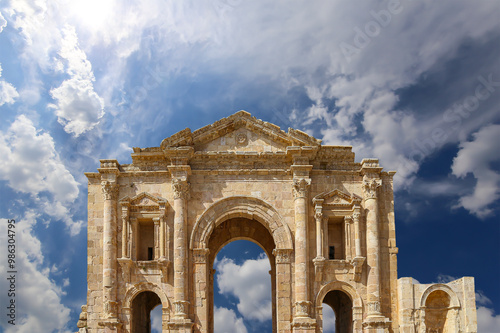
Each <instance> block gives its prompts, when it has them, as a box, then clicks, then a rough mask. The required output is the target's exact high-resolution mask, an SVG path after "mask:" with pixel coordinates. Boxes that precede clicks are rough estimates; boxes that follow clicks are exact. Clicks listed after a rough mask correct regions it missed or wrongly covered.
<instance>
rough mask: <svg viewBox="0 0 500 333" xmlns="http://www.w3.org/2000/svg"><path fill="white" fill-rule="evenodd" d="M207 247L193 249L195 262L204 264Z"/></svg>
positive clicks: (207, 251)
mask: <svg viewBox="0 0 500 333" xmlns="http://www.w3.org/2000/svg"><path fill="white" fill-rule="evenodd" d="M208 253H209V250H208V249H194V250H193V260H194V263H195V264H206V263H207V259H208Z"/></svg>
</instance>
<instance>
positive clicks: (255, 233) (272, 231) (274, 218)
mask: <svg viewBox="0 0 500 333" xmlns="http://www.w3.org/2000/svg"><path fill="white" fill-rule="evenodd" d="M238 239H245V240H249V241H252V242H254V243H256V244H258V245H259V246H260V247H262V249H263V250H264V252H266V254H267V257H268V258H269V259H270V263H271V284H272V290H273V295H272V301H273V305H272V308H273V331H275V332H276V331H278V330H279V329H280V326H281V325H289V319H290V318H291V313H288V312H286V311H287V310H286V309H291V306H290V302H291V291H290V284H291V280H290V277H291V267H290V256H291V252H292V249H293V242H292V236H291V232H290V229H289V228H288V226H287V225H286V224H285V223H284V222H283V220H282V218H281V216H280V215H279V214H278V212H277V211H276V210H275V209H274V208H273V207H272V206H271V205H270V204H268V203H266V202H265V201H263V200H261V199H259V198H254V197H246V196H234V197H229V198H224V199H221V200H219V201H217V202H215V203H214V204H213V205H212V206H210V207H209V208H207V209H206V210H205V212H203V214H202V215H201V216H200V218H199V219H198V220H197V221H196V224H195V226H194V228H193V231H192V234H191V239H190V249H191V250H192V252H191V253H192V260H193V262H194V274H193V280H192V283H193V285H194V289H195V298H196V300H195V327H194V329H195V331H196V332H213V273H214V272H213V270H212V265H213V262H214V259H215V256H216V255H217V253H218V252H219V250H220V249H221V248H222V247H224V246H225V245H226V244H228V243H230V242H232V241H234V240H238ZM278 299H279V301H280V302H281V303H283V304H288V306H284V307H283V308H284V309H285V310H284V311H280V312H279V313H278V312H277V311H276V304H277V300H278Z"/></svg>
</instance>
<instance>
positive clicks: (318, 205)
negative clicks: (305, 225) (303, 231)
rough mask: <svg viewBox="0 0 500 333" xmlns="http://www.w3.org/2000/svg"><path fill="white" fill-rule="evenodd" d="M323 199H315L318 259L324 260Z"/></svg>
mask: <svg viewBox="0 0 500 333" xmlns="http://www.w3.org/2000/svg"><path fill="white" fill-rule="evenodd" d="M323 201H324V200H323V199H314V200H313V203H314V205H315V206H314V219H315V220H316V259H319V258H324V257H325V256H324V254H323V233H324V230H323V206H322V203H323Z"/></svg>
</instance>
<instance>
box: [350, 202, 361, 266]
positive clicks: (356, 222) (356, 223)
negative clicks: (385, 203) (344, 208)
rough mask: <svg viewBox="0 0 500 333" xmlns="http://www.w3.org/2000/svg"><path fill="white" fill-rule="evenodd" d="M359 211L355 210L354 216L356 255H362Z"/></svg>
mask: <svg viewBox="0 0 500 333" xmlns="http://www.w3.org/2000/svg"><path fill="white" fill-rule="evenodd" d="M359 217H360V214H359V212H356V211H355V212H354V214H352V218H353V220H354V246H355V248H356V257H358V258H359V257H361V234H360V233H359Z"/></svg>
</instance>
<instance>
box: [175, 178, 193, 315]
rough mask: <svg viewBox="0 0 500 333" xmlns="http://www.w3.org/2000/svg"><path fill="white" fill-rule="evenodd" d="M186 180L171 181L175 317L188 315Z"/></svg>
mask: <svg viewBox="0 0 500 333" xmlns="http://www.w3.org/2000/svg"><path fill="white" fill-rule="evenodd" d="M188 186H189V185H188V183H187V181H186V180H180V179H177V178H176V179H173V181H172V187H173V190H174V212H175V217H174V299H175V303H174V305H175V315H176V316H178V317H183V318H187V315H188V308H187V307H188V279H187V276H188V258H187V211H186V199H187V195H188Z"/></svg>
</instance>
